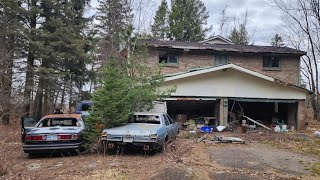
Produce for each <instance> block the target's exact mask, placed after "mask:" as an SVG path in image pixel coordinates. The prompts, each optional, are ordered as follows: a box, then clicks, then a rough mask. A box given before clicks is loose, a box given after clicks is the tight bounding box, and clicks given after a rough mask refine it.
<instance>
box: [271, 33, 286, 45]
mask: <svg viewBox="0 0 320 180" xmlns="http://www.w3.org/2000/svg"><path fill="white" fill-rule="evenodd" d="M271 45H272V46H276V47H282V46H284V43H283V41H282V37H281V36H280V35H279V34H276V35H275V36H274V37H273V38H272V39H271Z"/></svg>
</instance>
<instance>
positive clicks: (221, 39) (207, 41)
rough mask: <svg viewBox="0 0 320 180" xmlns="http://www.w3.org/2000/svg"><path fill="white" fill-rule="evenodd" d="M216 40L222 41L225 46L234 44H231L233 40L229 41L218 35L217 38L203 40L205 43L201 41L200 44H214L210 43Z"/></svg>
mask: <svg viewBox="0 0 320 180" xmlns="http://www.w3.org/2000/svg"><path fill="white" fill-rule="evenodd" d="M214 40H220V41H223V42H224V43H225V44H233V43H232V42H231V40H229V39H227V38H224V37H222V36H220V35H217V36H213V37H211V38H209V39H206V40H203V41H199V43H207V44H212V43H210V41H214Z"/></svg>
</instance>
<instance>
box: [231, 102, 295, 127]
mask: <svg viewBox="0 0 320 180" xmlns="http://www.w3.org/2000/svg"><path fill="white" fill-rule="evenodd" d="M228 107H229V119H228V121H229V123H230V122H232V121H234V120H241V116H242V115H241V114H244V115H245V116H248V117H250V118H252V119H254V120H257V121H259V122H262V123H263V124H264V125H266V126H268V127H273V126H275V125H277V124H278V123H280V124H286V125H288V127H289V128H292V127H293V128H297V113H298V103H297V102H296V101H290V100H288V101H286V100H265V101H263V100H246V99H242V100H229V102H228Z"/></svg>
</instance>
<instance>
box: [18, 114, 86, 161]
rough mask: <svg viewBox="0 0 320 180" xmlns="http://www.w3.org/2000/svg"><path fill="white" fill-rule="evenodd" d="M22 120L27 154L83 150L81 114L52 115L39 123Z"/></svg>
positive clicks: (24, 146) (29, 119)
mask: <svg viewBox="0 0 320 180" xmlns="http://www.w3.org/2000/svg"><path fill="white" fill-rule="evenodd" d="M35 122H36V121H34V119H32V118H22V142H23V150H24V152H25V153H29V154H30V155H32V154H37V153H43V152H53V151H61V150H62V151H74V150H76V151H77V152H79V151H80V150H82V146H83V143H84V139H83V132H84V128H85V126H84V122H83V119H82V118H81V114H52V115H47V116H45V117H43V118H42V119H41V120H40V121H39V122H37V123H36V124H35V125H34V126H32V124H34V123H35Z"/></svg>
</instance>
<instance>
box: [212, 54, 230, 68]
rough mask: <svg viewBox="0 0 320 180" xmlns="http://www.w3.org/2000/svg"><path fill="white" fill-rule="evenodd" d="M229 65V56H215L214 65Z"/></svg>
mask: <svg viewBox="0 0 320 180" xmlns="http://www.w3.org/2000/svg"><path fill="white" fill-rule="evenodd" d="M228 63H229V56H227V55H220V54H219V55H216V56H215V65H216V66H221V65H226V64H228Z"/></svg>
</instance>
